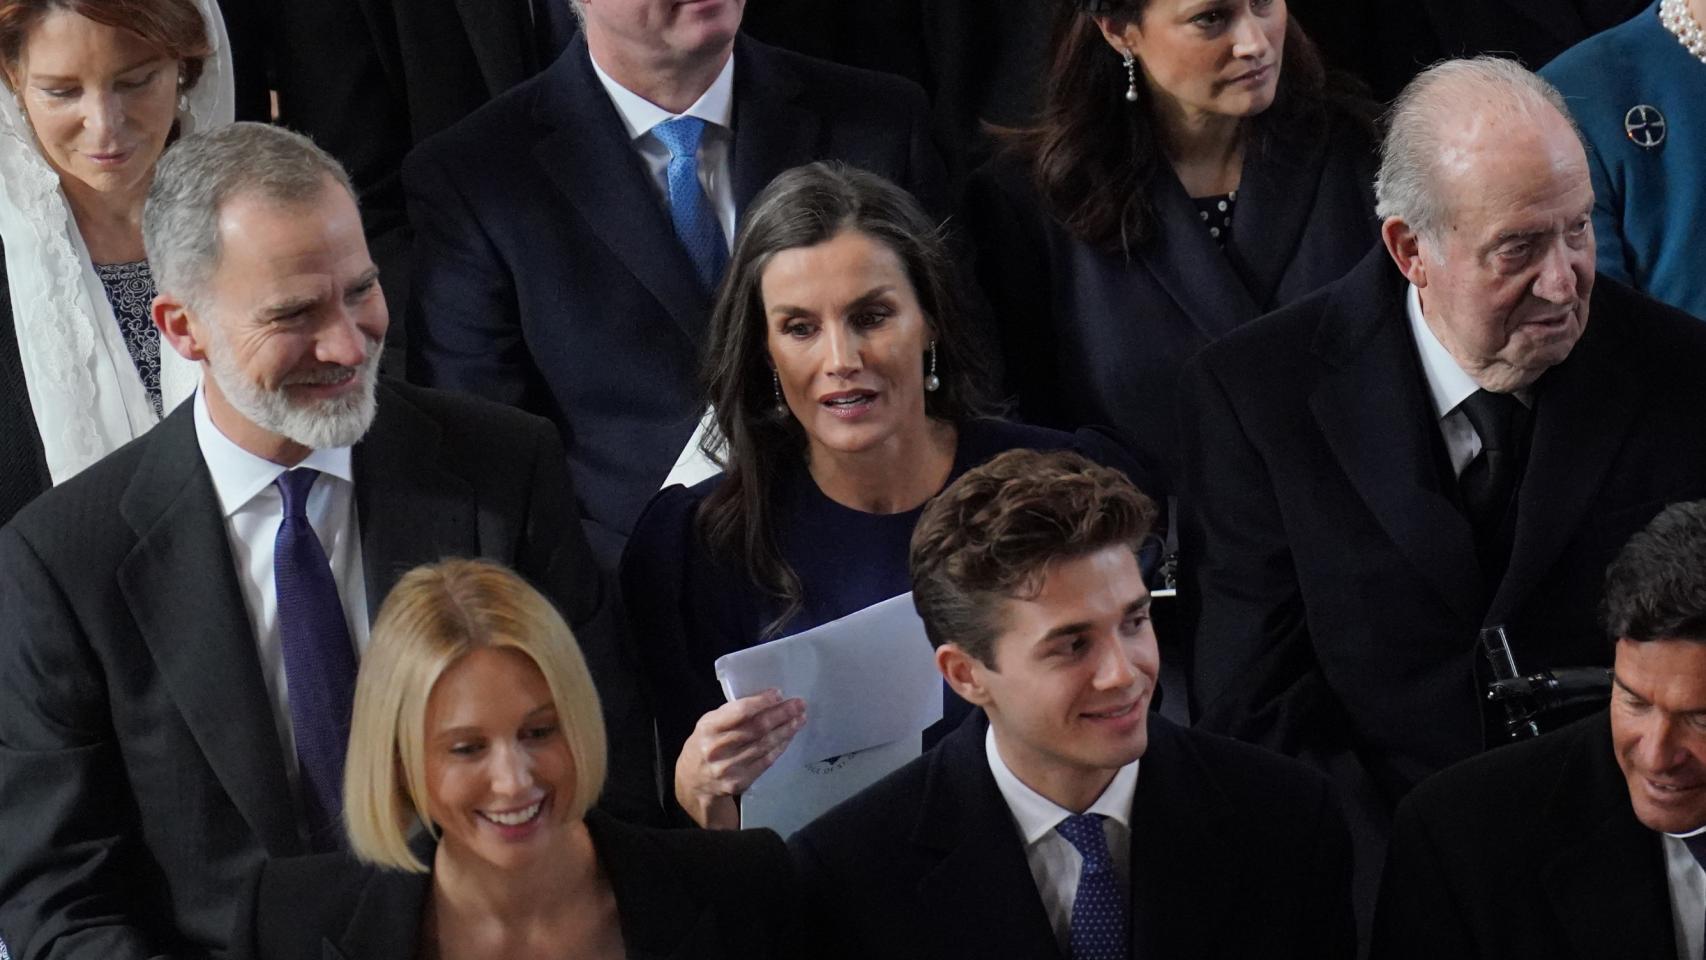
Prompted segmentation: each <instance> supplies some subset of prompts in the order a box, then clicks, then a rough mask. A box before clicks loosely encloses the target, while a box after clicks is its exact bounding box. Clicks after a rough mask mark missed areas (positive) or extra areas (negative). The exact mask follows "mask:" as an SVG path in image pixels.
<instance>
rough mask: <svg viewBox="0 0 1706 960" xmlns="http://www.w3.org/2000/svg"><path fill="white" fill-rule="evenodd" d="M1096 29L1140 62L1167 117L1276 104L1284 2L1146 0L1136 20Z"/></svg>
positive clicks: (1241, 113)
mask: <svg viewBox="0 0 1706 960" xmlns="http://www.w3.org/2000/svg"><path fill="white" fill-rule="evenodd" d="M1101 25H1102V32H1103V33H1104V34H1105V35H1106V36H1107V39H1108V42H1109V44H1111V45H1112V46H1113V47H1114V49H1115V50H1120V51H1125V50H1130V51H1131V54H1132V56H1134V57H1136V58H1137V60H1138V64H1139V69H1140V70H1141V72H1142V76H1143V80H1144V81H1145V82H1146V83H1147V85H1148V87H1149V91H1150V93H1151V94H1152V95H1153V96H1154V97H1155V98H1156V101H1157V105H1158V107H1159V108H1160V109H1161V110H1162V112H1163V113H1164V114H1177V115H1182V116H1185V117H1190V116H1200V115H1204V114H1209V115H1216V116H1227V117H1253V116H1255V115H1256V114H1258V113H1261V112H1262V111H1263V110H1266V109H1267V108H1268V107H1270V106H1272V105H1273V102H1274V95H1275V92H1276V91H1277V90H1278V88H1279V73H1280V65H1281V62H1282V60H1283V59H1284V54H1285V25H1286V8H1285V0H1149V3H1148V4H1146V5H1145V6H1144V8H1143V12H1142V13H1141V14H1140V15H1139V16H1138V17H1136V18H1135V19H1119V18H1104V19H1103V20H1102V21H1101ZM1169 107H1171V108H1172V109H1169Z"/></svg>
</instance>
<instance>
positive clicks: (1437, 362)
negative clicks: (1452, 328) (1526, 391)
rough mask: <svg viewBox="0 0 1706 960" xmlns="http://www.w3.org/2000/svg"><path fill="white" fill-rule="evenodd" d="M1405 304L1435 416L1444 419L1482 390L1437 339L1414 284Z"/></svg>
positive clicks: (1419, 292) (1405, 299)
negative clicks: (1424, 313)
mask: <svg viewBox="0 0 1706 960" xmlns="http://www.w3.org/2000/svg"><path fill="white" fill-rule="evenodd" d="M1404 305H1405V309H1406V311H1407V312H1408V313H1409V315H1410V333H1411V335H1412V336H1414V337H1415V338H1416V347H1417V349H1419V350H1420V351H1421V354H1422V373H1423V374H1425V375H1426V376H1427V378H1428V395H1429V396H1430V397H1432V398H1433V402H1434V416H1436V417H1440V418H1444V417H1445V415H1446V414H1448V413H1450V412H1451V411H1453V410H1455V409H1457V405H1458V404H1460V403H1462V402H1463V401H1464V400H1465V399H1466V398H1468V396H1469V395H1470V394H1472V393H1474V392H1475V391H1476V390H1479V389H1481V387H1480V385H1479V384H1477V383H1476V382H1475V381H1474V379H1473V378H1471V377H1470V376H1469V374H1467V373H1464V372H1463V368H1462V367H1460V366H1458V365H1457V361H1456V360H1453V359H1452V358H1451V354H1450V353H1448V352H1446V349H1445V344H1443V343H1440V342H1439V338H1438V337H1436V336H1434V332H1433V328H1432V327H1430V326H1428V322H1427V320H1425V319H1424V318H1423V317H1422V295H1421V291H1419V290H1417V289H1416V285H1415V284H1413V283H1412V284H1410V291H1409V293H1408V294H1407V295H1406V296H1405V298H1404Z"/></svg>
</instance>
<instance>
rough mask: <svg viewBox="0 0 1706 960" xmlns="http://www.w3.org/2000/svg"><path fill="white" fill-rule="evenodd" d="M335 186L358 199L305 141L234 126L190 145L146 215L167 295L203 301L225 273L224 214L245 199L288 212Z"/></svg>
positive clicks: (175, 157) (160, 173) (176, 148)
mask: <svg viewBox="0 0 1706 960" xmlns="http://www.w3.org/2000/svg"><path fill="white" fill-rule="evenodd" d="M328 179H330V180H332V181H334V182H336V183H337V184H339V185H340V186H342V187H343V188H344V189H345V190H348V191H349V193H350V196H351V197H354V196H355V187H354V186H353V185H351V183H350V179H349V174H347V173H345V172H344V168H343V166H342V165H341V164H339V163H338V161H337V160H335V159H333V158H332V155H331V154H329V153H327V152H326V151H324V150H322V149H320V148H319V147H317V146H315V145H314V142H313V141H312V140H309V139H308V138H307V137H304V136H302V135H301V134H299V133H292V132H291V131H289V130H286V129H284V128H283V127H275V126H273V125H272V124H267V123H233V124H228V125H226V126H223V127H218V128H215V129H213V130H209V131H206V132H205V133H197V134H193V135H191V136H188V137H185V138H183V139H182V140H179V141H178V142H177V143H175V144H173V145H172V147H171V149H169V150H167V151H166V154H165V156H163V157H161V158H160V163H159V166H158V167H157V168H156V169H155V171H154V182H153V184H152V185H151V186H150V187H149V188H148V199H147V201H146V202H145V203H144V204H143V208H142V243H143V246H144V248H145V249H146V250H147V252H148V265H149V269H150V270H151V271H152V272H153V274H154V282H155V285H156V286H157V287H158V288H159V289H160V290H161V292H171V293H173V294H175V295H177V296H180V297H184V298H186V299H193V298H194V297H196V296H197V295H198V294H199V293H200V292H201V291H202V290H203V288H204V286H205V285H206V283H207V281H208V279H209V278H210V277H212V276H213V272H214V270H215V269H217V268H218V266H219V255H220V250H219V212H220V210H221V209H222V208H223V207H224V205H225V203H226V202H227V201H229V200H230V199H231V198H232V197H234V196H237V195H238V194H243V193H249V192H251V191H253V192H257V193H259V194H261V195H262V196H264V197H266V198H267V199H269V200H272V201H274V202H276V203H281V204H298V203H304V202H306V201H309V200H313V199H315V198H317V197H319V196H320V194H321V192H322V191H324V190H325V189H326V181H327V180H328Z"/></svg>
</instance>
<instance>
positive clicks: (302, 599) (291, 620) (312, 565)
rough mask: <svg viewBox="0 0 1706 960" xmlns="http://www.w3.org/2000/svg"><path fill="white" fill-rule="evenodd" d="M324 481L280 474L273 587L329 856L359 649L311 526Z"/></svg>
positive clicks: (314, 811)
mask: <svg viewBox="0 0 1706 960" xmlns="http://www.w3.org/2000/svg"><path fill="white" fill-rule="evenodd" d="M319 476H320V473H319V471H317V470H309V469H306V468H304V469H297V470H286V471H285V472H284V473H282V474H280V475H279V478H278V489H279V492H280V493H281V494H283V495H284V519H283V520H282V521H281V522H280V523H279V525H278V539H277V540H275V541H274V542H273V586H274V587H275V588H276V589H277V591H278V636H279V640H280V645H281V646H282V647H283V648H284V677H285V683H286V685H287V689H288V690H289V692H290V729H291V731H292V732H293V733H294V734H295V737H296V759H297V763H298V768H299V772H300V783H301V787H302V790H301V793H302V805H303V813H304V815H305V819H306V820H307V821H308V837H309V846H310V847H311V848H312V849H314V850H316V851H327V850H336V849H339V848H340V847H342V846H343V829H342V819H341V811H342V809H343V803H342V795H343V785H344V749H345V747H346V745H347V744H348V743H349V725H350V708H351V705H352V704H354V702H355V648H354V646H352V645H351V643H350V636H349V625H348V624H347V623H345V622H344V608H343V603H342V602H341V601H339V599H338V584H337V581H335V580H333V579H332V565H331V563H329V562H328V561H327V560H326V551H325V550H324V549H323V548H322V547H321V546H320V538H319V537H317V536H315V535H314V527H313V526H312V525H311V524H309V522H308V510H307V507H308V491H309V490H310V489H312V488H313V486H314V481H315V479H316V478H318V477H319Z"/></svg>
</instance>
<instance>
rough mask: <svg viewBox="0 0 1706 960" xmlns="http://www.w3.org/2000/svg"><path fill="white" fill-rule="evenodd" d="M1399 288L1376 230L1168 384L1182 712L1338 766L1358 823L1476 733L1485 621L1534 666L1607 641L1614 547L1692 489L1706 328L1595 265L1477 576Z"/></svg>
mask: <svg viewBox="0 0 1706 960" xmlns="http://www.w3.org/2000/svg"><path fill="white" fill-rule="evenodd" d="M1405 291H1406V283H1405V281H1404V278H1403V276H1402V275H1401V274H1399V273H1398V271H1397V269H1396V268H1395V267H1394V266H1393V264H1392V262H1391V260H1390V258H1389V257H1388V256H1387V254H1386V252H1385V251H1384V250H1383V249H1382V250H1376V251H1374V252H1373V253H1371V254H1370V255H1369V257H1368V259H1367V260H1366V261H1365V262H1364V263H1363V264H1361V265H1360V266H1358V267H1357V268H1356V270H1355V271H1354V272H1352V273H1351V274H1349V275H1348V276H1346V277H1345V278H1344V279H1343V280H1341V281H1340V282H1338V283H1336V284H1334V285H1333V286H1331V287H1329V288H1327V289H1325V290H1323V291H1321V292H1320V293H1318V294H1317V295H1315V296H1312V297H1309V298H1307V299H1305V300H1303V301H1300V302H1299V303H1297V304H1294V305H1293V306H1291V307H1288V308H1286V309H1284V310H1281V311H1279V312H1277V313H1275V314H1273V315H1272V316H1269V317H1266V318H1263V319H1262V320H1260V321H1258V322H1256V323H1254V324H1251V325H1249V326H1248V327H1245V328H1244V329H1242V330H1240V331H1238V332H1237V333H1236V334H1234V335H1232V336H1230V337H1227V338H1226V339H1224V340H1222V341H1221V342H1219V343H1217V344H1215V345H1213V346H1211V347H1209V348H1208V349H1207V350H1205V351H1203V353H1202V354H1201V355H1200V356H1199V357H1198V358H1197V359H1196V360H1195V361H1194V362H1193V363H1192V364H1191V366H1190V367H1189V368H1187V371H1186V373H1185V377H1184V380H1183V382H1182V387H1181V397H1182V401H1183V403H1184V410H1185V418H1186V422H1185V428H1184V430H1185V434H1186V450H1187V461H1186V471H1185V486H1184V492H1183V496H1182V504H1181V513H1182V517H1183V521H1184V528H1183V530H1184V537H1183V543H1182V550H1181V555H1182V557H1183V559H1184V561H1185V568H1184V579H1185V582H1184V584H1183V589H1182V590H1181V595H1182V596H1183V597H1185V599H1186V601H1187V603H1189V604H1191V605H1192V606H1193V608H1194V609H1195V610H1196V616H1195V622H1196V633H1195V655H1194V658H1193V662H1192V674H1191V677H1190V680H1191V695H1192V702H1193V707H1194V708H1195V716H1196V717H1197V718H1198V722H1199V723H1200V724H1201V725H1202V726H1204V727H1206V728H1208V729H1211V730H1215V731H1218V732H1221V733H1226V734H1230V735H1233V736H1236V737H1238V738H1239V739H1244V740H1249V741H1252V742H1255V743H1260V744H1263V745H1266V746H1269V747H1272V748H1274V749H1277V750H1280V751H1281V752H1284V753H1287V754H1290V755H1293V756H1303V757H1306V758H1308V759H1310V760H1311V761H1312V762H1315V763H1318V764H1320V765H1321V766H1323V767H1326V768H1328V769H1332V770H1334V771H1336V773H1337V775H1338V776H1339V779H1340V782H1341V785H1342V786H1344V787H1345V788H1346V789H1347V790H1349V791H1352V793H1353V794H1354V795H1355V796H1356V797H1357V800H1356V801H1355V802H1354V803H1353V804H1352V809H1351V811H1350V812H1351V814H1352V817H1353V823H1358V822H1360V823H1363V824H1366V825H1367V826H1369V828H1370V830H1371V834H1372V835H1378V834H1380V833H1381V832H1383V830H1384V826H1383V824H1384V822H1385V821H1386V820H1387V818H1388V817H1389V816H1390V812H1391V810H1392V808H1393V807H1394V806H1395V805H1396V804H1397V802H1398V800H1399V798H1401V797H1402V796H1403V794H1404V793H1405V792H1407V791H1408V790H1409V789H1410V787H1412V786H1413V785H1414V784H1416V783H1417V782H1418V781H1420V780H1421V779H1422V778H1423V777H1425V776H1427V775H1428V774H1430V773H1433V772H1434V771H1437V770H1440V769H1442V768H1444V767H1446V766H1449V765H1450V764H1452V763H1455V762H1457V761H1459V760H1462V759H1464V758H1466V757H1468V756H1470V755H1471V754H1474V753H1476V752H1478V751H1479V750H1481V749H1482V748H1483V746H1484V745H1485V744H1486V743H1487V742H1488V741H1487V739H1486V737H1485V735H1484V732H1483V716H1482V711H1481V707H1480V703H1481V699H1482V698H1481V695H1480V690H1481V680H1479V679H1477V675H1476V669H1477V666H1478V664H1479V663H1480V662H1481V658H1480V656H1479V654H1478V653H1477V634H1478V631H1479V630H1480V628H1481V627H1482V626H1485V625H1494V624H1502V625H1504V626H1506V627H1507V629H1508V632H1509V638H1510V643H1511V646H1512V648H1513V651H1514V653H1515V656H1516V660H1517V665H1518V667H1519V668H1520V669H1522V670H1525V671H1528V670H1538V669H1542V668H1545V667H1562V666H1581V665H1603V664H1607V663H1608V662H1609V660H1610V653H1611V650H1610V647H1609V646H1608V645H1607V643H1606V642H1605V639H1604V636H1603V634H1602V632H1601V630H1600V628H1599V626H1598V624H1597V616H1596V607H1597V604H1598V599H1599V593H1600V584H1601V582H1602V580H1603V578H1604V574H1605V567H1606V565H1607V563H1609V562H1610V560H1611V558H1612V557H1613V555H1614V554H1615V553H1616V551H1617V550H1618V549H1619V548H1621V547H1622V545H1623V543H1624V542H1625V541H1626V540H1627V539H1628V538H1629V536H1630V535H1631V534H1632V533H1634V532H1635V531H1636V530H1638V529H1640V528H1641V527H1642V526H1643V525H1645V524H1646V522H1647V521H1648V520H1650V519H1651V518H1652V517H1653V516H1654V515H1655V514H1656V513H1657V512H1658V511H1659V510H1660V509H1661V508H1663V507H1664V505H1666V504H1667V503H1672V502H1676V501H1679V500H1692V499H1696V498H1699V497H1701V496H1702V495H1706V431H1702V430H1701V428H1700V425H1701V423H1703V422H1706V380H1702V378H1701V377H1700V375H1699V371H1700V370H1701V369H1706V326H1703V325H1702V324H1701V323H1700V322H1699V321H1698V320H1695V319H1693V318H1691V317H1689V316H1687V315H1685V314H1683V313H1681V312H1679V311H1676V310H1673V309H1671V308H1669V307H1666V306H1664V305H1662V304H1660V303H1658V302H1656V301H1654V300H1651V299H1649V298H1647V297H1645V296H1643V295H1641V294H1638V293H1635V292H1634V291H1632V290H1630V289H1628V288H1627V287H1624V286H1621V285H1619V284H1617V283H1615V282H1613V281H1610V280H1607V279H1605V278H1603V277H1601V278H1599V280H1598V282H1597V283H1595V285H1594V289H1593V295H1592V298H1591V301H1590V305H1589V319H1588V323H1587V329H1586V331H1585V332H1584V334H1583V335H1582V338H1581V340H1580V341H1579V342H1578V343H1577V344H1576V346H1575V349H1574V350H1573V351H1572V352H1571V354H1570V356H1569V357H1568V358H1567V359H1566V360H1565V361H1564V362H1563V363H1561V364H1559V365H1558V366H1556V367H1554V368H1553V369H1551V370H1549V371H1547V373H1546V374H1545V375H1544V376H1543V377H1542V378H1541V379H1540V380H1539V381H1538V382H1537V383H1536V385H1535V387H1534V403H1535V412H1534V418H1533V420H1534V424H1533V428H1532V434H1531V440H1530V452H1529V454H1528V459H1527V467H1526V472H1525V474H1524V476H1523V477H1522V479H1521V481H1520V488H1519V491H1518V493H1517V500H1516V505H1517V516H1516V520H1515V535H1514V546H1513V547H1512V549H1511V555H1510V560H1509V562H1508V565H1507V566H1506V568H1505V570H1504V572H1503V575H1502V577H1499V576H1497V575H1496V574H1497V572H1496V571H1494V575H1492V576H1488V577H1485V578H1484V577H1483V574H1482V571H1481V569H1480V566H1479V562H1478V560H1477V554H1476V551H1475V544H1474V536H1473V533H1472V530H1471V527H1470V524H1469V521H1468V520H1467V519H1466V518H1465V515H1464V514H1463V512H1462V511H1461V510H1460V509H1459V507H1458V506H1457V495H1456V482H1455V479H1454V478H1453V476H1452V473H1451V468H1450V464H1449V461H1448V460H1446V455H1445V446H1444V441H1443V440H1442V439H1441V436H1440V432H1439V427H1438V420H1437V417H1436V416H1435V413H1434V409H1433V404H1432V401H1431V400H1430V399H1429V397H1428V395H1427V389H1428V388H1427V385H1426V381H1425V379H1424V375H1423V372H1422V368H1421V361H1420V359H1419V356H1418V354H1417V348H1416V345H1415V340H1414V337H1413V336H1412V335H1411V331H1410V323H1409V319H1408V316H1407V314H1406V312H1405V306H1404V302H1405ZM1488 583H1491V584H1492V586H1491V587H1489V586H1488ZM1370 777H1371V778H1372V780H1370V779H1369V778H1370ZM1359 809H1360V813H1361V814H1363V816H1358V813H1359Z"/></svg>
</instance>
